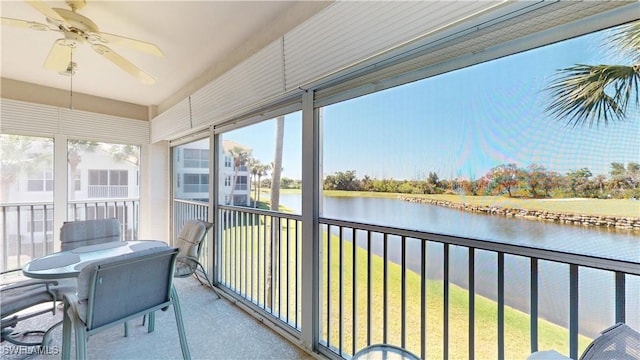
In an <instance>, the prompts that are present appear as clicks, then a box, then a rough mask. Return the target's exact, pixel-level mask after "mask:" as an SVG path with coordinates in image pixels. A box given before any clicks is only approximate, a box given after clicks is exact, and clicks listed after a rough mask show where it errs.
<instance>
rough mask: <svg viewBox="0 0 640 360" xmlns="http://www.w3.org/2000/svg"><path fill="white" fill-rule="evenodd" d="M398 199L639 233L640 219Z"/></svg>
mask: <svg viewBox="0 0 640 360" xmlns="http://www.w3.org/2000/svg"><path fill="white" fill-rule="evenodd" d="M400 199H401V200H402V201H408V202H413V203H419V204H428V205H436V206H442V207H448V208H450V209H457V210H463V211H468V212H473V213H480V214H486V215H500V216H505V217H516V218H523V219H527V220H536V221H547V222H556V223H560V224H567V225H578V226H597V227H605V228H610V229H616V230H630V231H640V217H637V218H636V217H628V216H626V217H625V216H608V215H606V216H605V215H586V214H570V213H557V212H552V211H548V210H528V209H516V208H506V207H501V206H486V205H472V204H468V203H455V202H451V201H447V200H436V199H426V198H416V197H400Z"/></svg>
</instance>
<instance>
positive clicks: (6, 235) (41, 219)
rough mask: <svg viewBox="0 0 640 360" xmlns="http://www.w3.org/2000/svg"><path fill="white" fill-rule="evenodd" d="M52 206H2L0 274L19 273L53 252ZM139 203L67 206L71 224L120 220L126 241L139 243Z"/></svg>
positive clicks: (118, 201) (83, 202) (116, 201)
mask: <svg viewBox="0 0 640 360" xmlns="http://www.w3.org/2000/svg"><path fill="white" fill-rule="evenodd" d="M53 209H54V207H53V203H51V202H33V203H15V204H14V203H11V204H1V205H0V221H1V223H0V228H1V229H2V236H1V237H2V238H1V241H2V246H1V247H2V259H1V261H2V263H1V264H0V271H2V272H5V271H12V270H17V269H20V268H21V267H22V266H23V265H24V264H25V263H27V262H28V261H30V260H31V259H34V258H36V257H40V256H44V255H47V254H50V253H52V252H53V251H54V244H53V241H54V232H55V231H57V229H54V225H53ZM139 209H140V204H139V200H138V199H104V200H99V201H96V200H92V201H87V200H76V201H69V202H68V213H67V219H68V220H69V221H77V220H92V219H106V218H117V219H118V220H119V221H120V223H121V225H122V236H123V239H125V240H137V239H138V227H139Z"/></svg>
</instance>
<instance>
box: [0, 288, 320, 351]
mask: <svg viewBox="0 0 640 360" xmlns="http://www.w3.org/2000/svg"><path fill="white" fill-rule="evenodd" d="M175 286H176V289H177V290H178V294H179V296H180V303H181V307H182V316H183V319H184V324H185V331H186V333H187V338H188V342H189V350H190V352H191V357H192V358H193V359H313V357H312V356H311V355H309V354H308V353H306V352H304V351H303V350H301V349H300V348H298V347H297V346H295V345H294V344H292V343H291V342H290V341H288V340H287V339H285V338H283V337H282V336H280V335H279V334H278V333H276V332H274V331H272V330H271V329H270V328H268V327H267V326H265V325H264V324H262V323H261V322H260V321H258V320H257V319H256V318H254V317H252V316H251V315H249V314H247V313H246V312H245V311H243V310H242V309H240V308H239V307H238V306H236V305H234V304H233V303H232V302H230V301H228V300H227V299H225V298H224V297H223V298H221V299H217V298H216V297H215V295H214V293H213V292H212V291H211V289H209V288H207V287H205V286H202V285H200V284H199V283H198V282H197V281H196V280H195V279H193V278H188V279H176V280H175ZM61 319H62V311H57V312H56V316H51V315H50V314H46V315H42V316H38V317H36V318H33V319H29V320H26V321H24V322H22V323H20V324H19V326H18V330H25V329H42V328H46V326H47V325H49V324H54V323H55V322H56V321H59V320H61ZM61 345H62V327H61V326H60V327H58V328H56V329H55V330H54V331H53V341H52V344H51V346H50V348H49V349H50V352H49V353H48V354H31V355H30V356H28V358H29V359H48V360H51V359H59V358H61V354H60V350H61ZM0 346H1V348H2V356H0V357H2V358H3V359H24V358H25V357H27V355H28V354H27V353H26V352H25V351H26V350H28V349H25V348H21V347H16V346H15V345H13V344H10V343H8V342H6V341H5V342H2V344H1V345H0ZM74 346H75V344H73V345H72V358H75V347H74ZM16 352H19V353H18V354H16ZM87 355H88V358H89V359H134V360H142V359H154V360H155V359H181V358H182V353H181V350H180V342H179V339H178V330H177V328H176V322H175V316H174V312H173V308H170V309H169V310H167V311H158V312H157V313H156V326H155V331H154V332H153V333H151V334H149V333H147V331H146V328H145V327H143V326H142V319H140V320H134V321H131V322H130V323H129V337H126V338H125V337H124V328H123V326H115V327H113V328H110V329H108V330H105V331H103V332H100V333H97V334H96V335H94V336H92V337H90V338H89V342H88V343H87Z"/></svg>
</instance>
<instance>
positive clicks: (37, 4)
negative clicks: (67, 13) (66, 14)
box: [26, 1, 67, 24]
mask: <svg viewBox="0 0 640 360" xmlns="http://www.w3.org/2000/svg"><path fill="white" fill-rule="evenodd" d="M26 3H27V4H29V5H31V6H32V7H33V8H34V9H36V10H38V11H39V12H41V13H42V14H43V15H44V16H46V17H48V18H49V19H51V20H55V21H58V22H61V23H63V24H67V20H65V19H64V18H63V17H62V16H60V14H58V13H57V12H55V10H53V9H52V8H50V7H49V6H48V5H47V4H45V3H43V2H42V1H27V2H26Z"/></svg>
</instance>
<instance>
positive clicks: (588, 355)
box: [527, 323, 640, 360]
mask: <svg viewBox="0 0 640 360" xmlns="http://www.w3.org/2000/svg"><path fill="white" fill-rule="evenodd" d="M600 359H616V360H640V333H638V332H637V331H635V330H633V329H632V328H630V327H629V326H628V325H626V324H624V323H617V324H615V325H613V326H612V327H610V328H608V329H605V330H603V331H602V332H600V335H599V336H598V337H597V338H595V339H594V340H593V341H592V342H591V343H590V344H589V346H587V348H586V349H584V352H583V353H582V355H581V356H580V358H579V360H600ZM527 360H571V358H569V357H566V356H564V355H562V354H560V353H559V352H557V351H555V350H546V351H537V352H534V353H533V354H531V355H529V357H527Z"/></svg>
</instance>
